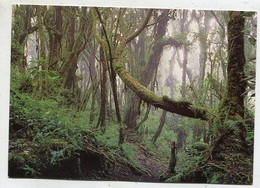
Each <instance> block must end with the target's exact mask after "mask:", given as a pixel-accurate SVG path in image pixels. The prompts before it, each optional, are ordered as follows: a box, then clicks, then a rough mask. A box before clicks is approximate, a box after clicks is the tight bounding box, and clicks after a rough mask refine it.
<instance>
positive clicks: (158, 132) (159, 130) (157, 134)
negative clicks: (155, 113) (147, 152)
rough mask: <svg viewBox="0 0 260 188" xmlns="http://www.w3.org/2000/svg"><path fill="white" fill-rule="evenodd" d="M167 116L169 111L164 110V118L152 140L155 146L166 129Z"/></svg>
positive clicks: (161, 119)
mask: <svg viewBox="0 0 260 188" xmlns="http://www.w3.org/2000/svg"><path fill="white" fill-rule="evenodd" d="M166 114H167V111H166V110H163V112H162V116H161V118H160V125H159V127H158V129H157V131H156V132H155V134H154V136H153V138H152V142H153V144H155V142H156V141H157V139H158V137H159V136H160V134H161V132H162V129H163V127H164V124H165V120H166Z"/></svg>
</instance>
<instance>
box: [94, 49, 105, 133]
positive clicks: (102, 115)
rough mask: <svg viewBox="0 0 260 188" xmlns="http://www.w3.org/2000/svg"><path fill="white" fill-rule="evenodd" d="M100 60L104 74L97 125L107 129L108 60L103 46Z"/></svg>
mask: <svg viewBox="0 0 260 188" xmlns="http://www.w3.org/2000/svg"><path fill="white" fill-rule="evenodd" d="M100 62H101V65H102V75H101V84H100V86H101V106H100V113H99V119H98V124H97V127H99V126H100V127H101V128H102V130H105V126H106V114H107V93H108V92H107V69H108V67H107V62H106V60H105V52H104V50H103V46H100Z"/></svg>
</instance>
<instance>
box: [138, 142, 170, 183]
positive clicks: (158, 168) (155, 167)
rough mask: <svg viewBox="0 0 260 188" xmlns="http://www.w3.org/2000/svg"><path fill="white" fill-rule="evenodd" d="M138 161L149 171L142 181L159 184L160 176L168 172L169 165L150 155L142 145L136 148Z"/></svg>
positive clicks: (142, 177)
mask: <svg viewBox="0 0 260 188" xmlns="http://www.w3.org/2000/svg"><path fill="white" fill-rule="evenodd" d="M136 160H137V161H138V162H139V163H140V164H141V165H142V166H143V167H144V168H145V169H146V170H147V172H148V173H146V174H143V175H142V176H141V177H140V179H141V180H142V181H145V182H159V181H160V180H159V178H160V175H161V174H162V173H163V172H166V171H167V165H165V164H163V163H162V162H160V161H158V160H156V159H155V158H154V157H153V156H151V155H149V154H148V153H147V151H146V150H145V149H144V148H143V147H141V146H140V145H138V146H137V148H136Z"/></svg>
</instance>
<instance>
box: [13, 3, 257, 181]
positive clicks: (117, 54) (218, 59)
mask: <svg viewBox="0 0 260 188" xmlns="http://www.w3.org/2000/svg"><path fill="white" fill-rule="evenodd" d="M12 23H13V24H12V46H11V49H12V51H11V88H10V128H9V131H10V136H9V140H10V141H9V177H23V178H24V177H27V178H58V179H83V180H125V181H151V182H158V181H161V182H178V183H182V182H186V183H191V182H195V183H225V184H251V183H252V173H253V146H254V143H253V140H254V90H255V64H256V14H255V13H252V12H216V11H192V10H189V11H187V10H168V9H165V10H145V9H125V8H120V9H115V8H88V7H60V6H48V7H47V6H31V5H26V6H25V5H16V6H14V7H13V22H12ZM173 141H174V142H175V143H176V148H177V149H176V151H177V152H176V153H175V154H176V158H177V163H176V167H175V170H169V169H172V168H170V167H171V166H169V165H172V164H173V163H172V162H170V161H174V160H175V161H176V158H175V155H173V148H171V147H172V143H173ZM174 151H175V150H174ZM173 158H174V159H173Z"/></svg>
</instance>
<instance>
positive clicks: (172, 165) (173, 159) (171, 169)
mask: <svg viewBox="0 0 260 188" xmlns="http://www.w3.org/2000/svg"><path fill="white" fill-rule="evenodd" d="M176 153H177V150H176V147H175V145H174V146H171V156H170V163H169V168H168V172H170V173H175V166H176V162H177V157H176Z"/></svg>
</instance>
